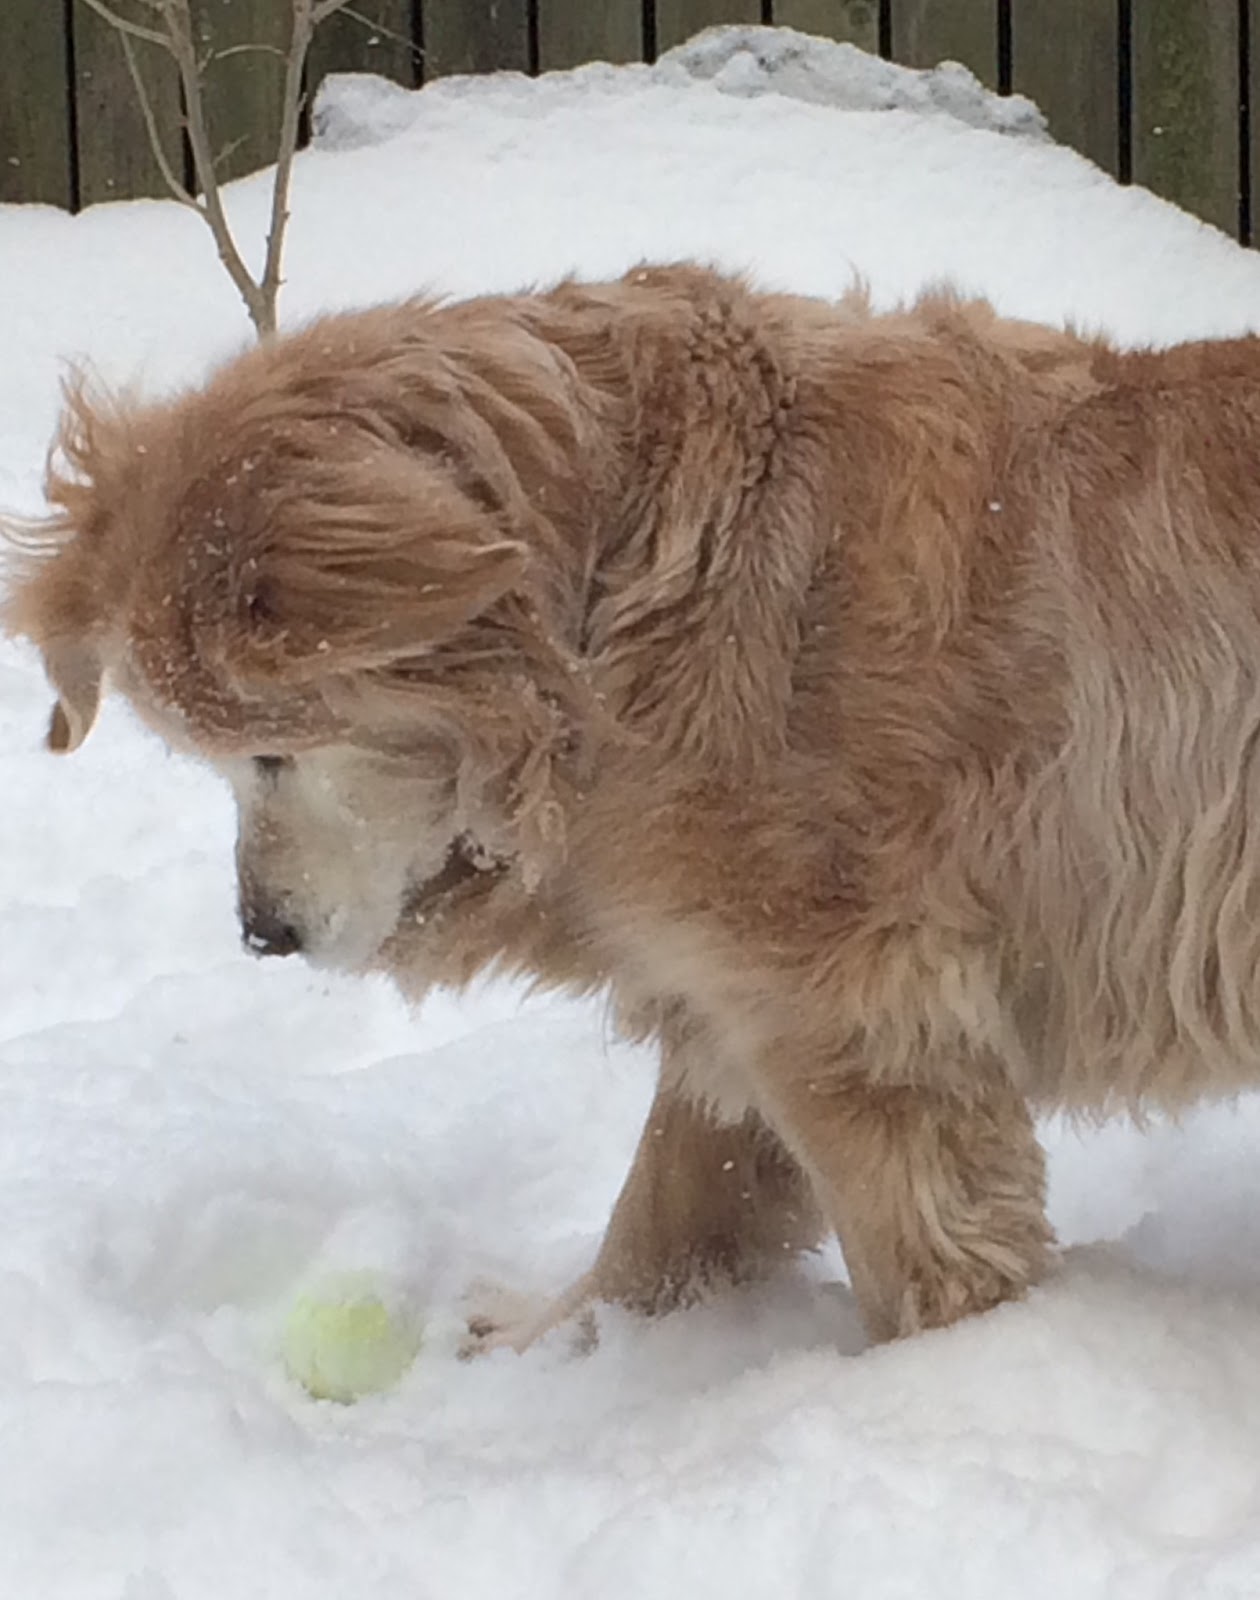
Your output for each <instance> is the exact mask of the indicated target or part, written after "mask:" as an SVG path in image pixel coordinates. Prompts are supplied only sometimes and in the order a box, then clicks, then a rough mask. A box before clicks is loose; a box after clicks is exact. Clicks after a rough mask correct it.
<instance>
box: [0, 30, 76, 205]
mask: <svg viewBox="0 0 1260 1600" xmlns="http://www.w3.org/2000/svg"><path fill="white" fill-rule="evenodd" d="M0 4H2V5H3V8H4V9H3V16H2V17H0V200H43V201H45V202H47V203H48V204H49V205H55V206H68V205H70V204H71V202H72V200H73V199H74V195H73V191H72V184H71V173H72V166H71V153H70V126H71V123H70V83H69V72H68V61H69V51H68V49H67V40H66V30H65V18H64V15H63V13H62V8H61V6H60V5H53V4H50V0H0Z"/></svg>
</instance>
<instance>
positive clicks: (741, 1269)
mask: <svg viewBox="0 0 1260 1600" xmlns="http://www.w3.org/2000/svg"><path fill="white" fill-rule="evenodd" d="M823 1228H824V1224H823V1221H822V1218H821V1216H820V1214H819V1212H818V1209H817V1207H816V1205H815V1203H814V1200H813V1197H812V1194H811V1190H810V1185H809V1181H808V1179H807V1178H806V1177H805V1175H804V1173H803V1172H802V1171H801V1168H800V1166H799V1165H798V1164H797V1162H796V1161H794V1160H793V1158H792V1157H791V1156H790V1155H789V1154H788V1152H787V1151H786V1150H785V1149H784V1147H783V1145H782V1144H781V1143H780V1141H779V1140H778V1139H777V1138H776V1137H775V1135H774V1134H773V1133H772V1132H771V1130H770V1129H769V1127H768V1126H767V1125H766V1124H765V1123H764V1122H763V1121H762V1120H761V1118H759V1117H758V1116H756V1114H755V1113H753V1112H749V1113H748V1114H747V1115H746V1116H745V1117H744V1118H743V1119H742V1120H741V1121H739V1122H737V1123H734V1124H727V1125H723V1124H720V1123H717V1122H715V1121H714V1120H713V1118H712V1117H711V1116H710V1115H709V1113H708V1112H707V1111H706V1110H704V1108H703V1107H701V1106H698V1105H696V1104H695V1103H694V1102H693V1101H692V1100H691V1099H689V1098H688V1097H687V1096H686V1095H685V1094H684V1093H683V1092H682V1091H681V1089H679V1088H678V1086H677V1084H676V1081H675V1079H674V1076H673V1074H672V1073H671V1072H669V1071H668V1062H667V1070H666V1072H665V1073H664V1074H663V1076H662V1081H661V1084H660V1087H659V1088H658V1089H657V1092H656V1098H655V1100H654V1101H653V1103H652V1109H651V1112H650V1113H649V1115H648V1119H647V1123H646V1126H645V1127H644V1130H643V1134H642V1136H641V1138H640V1140H639V1146H638V1149H637V1151H636V1152H635V1158H634V1163H633V1165H632V1166H631V1168H630V1173H629V1176H628V1177H627V1179H626V1182H625V1184H624V1186H623V1188H622V1191H621V1194H620V1196H619V1198H618V1200H617V1204H616V1206H615V1207H614V1209H613V1214H612V1218H611V1220H610V1222H609V1225H608V1229H607V1232H606V1233H605V1235H604V1241H603V1244H602V1245H601V1246H600V1251H599V1255H598V1256H597V1257H596V1260H595V1263H594V1265H593V1266H592V1267H591V1269H590V1270H589V1271H588V1272H586V1273H584V1274H583V1275H582V1277H581V1278H580V1279H578V1281H577V1282H576V1283H574V1284H573V1285H571V1286H570V1288H569V1289H568V1290H566V1291H565V1293H564V1294H563V1295H561V1296H559V1297H558V1298H557V1299H556V1300H554V1301H552V1302H550V1303H549V1304H546V1305H543V1306H541V1307H539V1306H533V1307H530V1306H529V1305H528V1304H526V1303H525V1302H522V1301H520V1300H519V1299H514V1298H508V1297H501V1296H500V1297H495V1303H492V1304H490V1305H488V1306H486V1307H485V1308H483V1309H482V1310H481V1311H479V1313H478V1314H476V1315H474V1316H473V1317H470V1319H469V1331H470V1335H471V1337H470V1342H469V1347H468V1348H469V1353H476V1352H477V1351H479V1350H486V1349H493V1348H497V1347H499V1346H502V1345H510V1346H512V1347H513V1348H515V1349H517V1350H523V1349H525V1348H526V1347H527V1346H528V1345H530V1344H532V1343H533V1342H534V1341H535V1340H536V1339H538V1338H539V1337H541V1336H542V1335H543V1334H544V1333H547V1332H549V1331H550V1330H551V1329H552V1328H554V1327H556V1326H557V1325H558V1324H560V1323H561V1322H565V1321H568V1320H570V1319H572V1318H574V1317H581V1316H582V1314H583V1313H584V1312H587V1313H589V1311H590V1309H591V1307H592V1306H594V1305H595V1304H596V1303H597V1302H600V1301H604V1302H608V1303H610V1304H614V1305H623V1306H627V1307H629V1308H630V1309H631V1310H634V1311H639V1312H643V1313H646V1314H648V1315H659V1314H661V1313H663V1312H666V1311H671V1310H673V1309H675V1308H676V1307H678V1306H680V1305H684V1304H686V1303H688V1302H689V1301H691V1300H694V1299H696V1298H698V1297H700V1296H701V1295H703V1294H705V1293H706V1292H708V1291H710V1290H713V1289H715V1288H720V1287H722V1286H723V1285H728V1284H732V1283H740V1282H744V1281H746V1280H749V1279H752V1278H756V1277H759V1276H762V1275H764V1274H765V1273H766V1272H767V1271H768V1270H770V1269H771V1268H772V1267H773V1266H774V1265H775V1264H777V1263H778V1262H781V1261H784V1260H790V1259H791V1257H792V1256H793V1255H794V1254H796V1253H797V1252H799V1251H801V1250H806V1249H809V1248H810V1247H812V1246H813V1245H815V1244H817V1242H818V1240H819V1237H820V1236H821V1234H822V1232H823Z"/></svg>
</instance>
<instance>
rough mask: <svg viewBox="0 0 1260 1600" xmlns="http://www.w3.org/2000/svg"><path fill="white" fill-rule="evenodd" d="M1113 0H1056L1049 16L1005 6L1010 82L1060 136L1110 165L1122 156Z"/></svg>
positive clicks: (1111, 168) (1022, 7)
mask: <svg viewBox="0 0 1260 1600" xmlns="http://www.w3.org/2000/svg"><path fill="white" fill-rule="evenodd" d="M1119 47H1120V22H1119V15H1118V12H1117V10H1116V0H1055V10H1054V14H1053V16H1051V15H1048V14H1047V12H1046V11H1044V10H1040V9H1038V8H1036V7H1032V6H1028V5H1021V4H1015V5H1013V6H1012V7H1011V56H1012V65H1013V71H1012V76H1011V82H1012V86H1013V87H1014V88H1015V90H1016V91H1017V92H1018V93H1020V94H1026V95H1029V96H1031V98H1032V99H1034V100H1035V101H1036V102H1037V104H1038V105H1039V106H1040V107H1041V109H1042V110H1043V111H1044V112H1045V114H1046V118H1047V120H1048V122H1049V124H1050V132H1051V133H1052V134H1053V135H1054V137H1055V138H1056V139H1058V140H1059V141H1060V142H1061V143H1063V144H1070V145H1071V146H1072V147H1073V149H1075V150H1079V151H1080V152H1081V154H1082V155H1087V156H1088V157H1089V158H1090V160H1091V161H1096V162H1097V163H1098V165H1099V166H1100V167H1103V168H1105V169H1106V171H1108V172H1110V173H1115V172H1116V171H1117V170H1118V167H1119V159H1120V67H1119Z"/></svg>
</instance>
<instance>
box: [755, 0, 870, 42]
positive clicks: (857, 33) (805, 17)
mask: <svg viewBox="0 0 1260 1600" xmlns="http://www.w3.org/2000/svg"><path fill="white" fill-rule="evenodd" d="M774 20H775V22H777V23H780V24H781V25H782V26H783V27H785V28H799V29H800V30H801V32H802V33H816V34H819V35H820V36H821V37H822V38H825V39H840V40H842V41H843V42H844V43H845V44H857V45H861V47H862V49H863V50H871V51H875V50H878V49H879V3H878V0H774Z"/></svg>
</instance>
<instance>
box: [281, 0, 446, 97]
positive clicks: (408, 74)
mask: <svg viewBox="0 0 1260 1600" xmlns="http://www.w3.org/2000/svg"><path fill="white" fill-rule="evenodd" d="M351 12H353V15H350V13H351ZM330 72H379V73H380V75H381V77H382V78H392V79H393V80H394V82H395V83H402V84H405V85H406V86H407V87H408V88H409V89H410V88H412V87H414V85H416V84H417V83H419V82H420V77H421V73H420V49H419V46H418V45H417V44H416V42H415V40H414V39H413V38H412V35H411V0H350V6H349V10H348V11H337V12H334V13H333V15H332V16H331V17H329V19H328V21H327V22H325V23H323V24H322V25H321V26H320V27H319V28H318V29H317V30H316V33H315V37H314V39H312V40H311V48H310V51H309V52H308V54H307V58H306V82H307V87H308V90H309V92H310V94H311V95H314V93H315V90H316V89H317V88H318V87H319V81H320V79H321V78H323V77H325V76H326V75H327V74H328V73H330Z"/></svg>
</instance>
